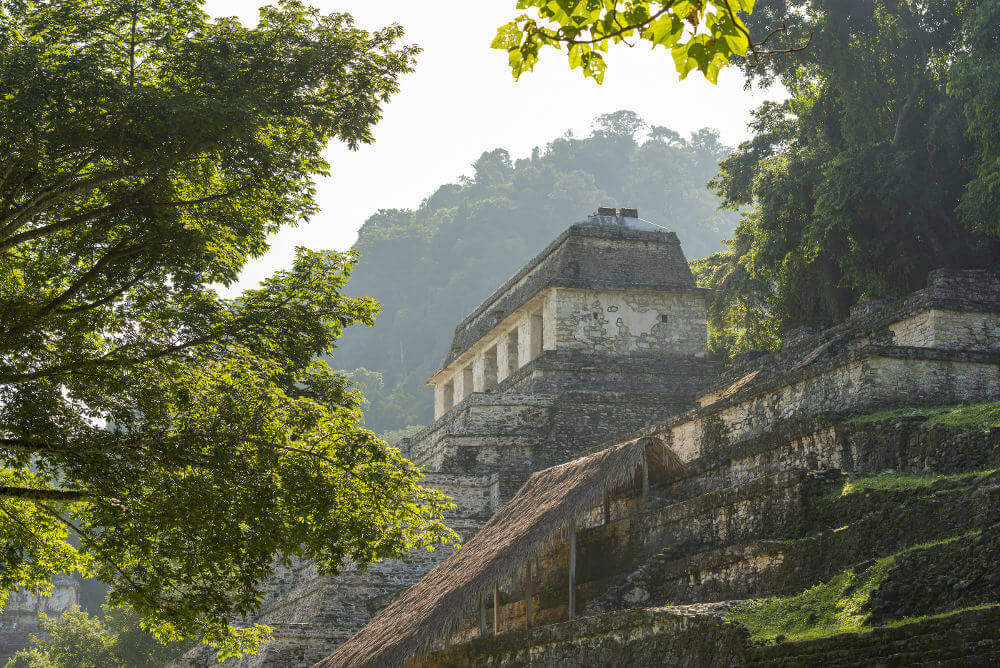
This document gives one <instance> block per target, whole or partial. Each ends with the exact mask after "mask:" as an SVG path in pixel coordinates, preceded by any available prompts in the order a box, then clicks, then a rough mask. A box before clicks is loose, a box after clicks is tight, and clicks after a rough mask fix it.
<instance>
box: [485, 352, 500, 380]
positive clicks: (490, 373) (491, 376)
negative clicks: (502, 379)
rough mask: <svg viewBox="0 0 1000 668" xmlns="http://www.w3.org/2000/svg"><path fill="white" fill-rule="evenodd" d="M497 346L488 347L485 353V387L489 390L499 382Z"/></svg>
mask: <svg viewBox="0 0 1000 668" xmlns="http://www.w3.org/2000/svg"><path fill="white" fill-rule="evenodd" d="M497 368H498V367H497V347H496V346H493V347H491V348H487V350H486V352H485V353H483V389H484V390H488V389H490V388H491V387H493V386H494V385H496V384H497Z"/></svg>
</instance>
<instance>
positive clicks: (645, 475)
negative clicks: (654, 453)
mask: <svg viewBox="0 0 1000 668" xmlns="http://www.w3.org/2000/svg"><path fill="white" fill-rule="evenodd" d="M647 496H649V461H648V460H647V459H646V458H645V457H644V458H643V460H642V504H643V505H646V497H647Z"/></svg>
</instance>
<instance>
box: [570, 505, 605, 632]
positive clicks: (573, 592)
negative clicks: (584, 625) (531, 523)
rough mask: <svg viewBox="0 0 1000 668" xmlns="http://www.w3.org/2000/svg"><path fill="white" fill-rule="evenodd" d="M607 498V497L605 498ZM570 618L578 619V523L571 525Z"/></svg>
mask: <svg viewBox="0 0 1000 668" xmlns="http://www.w3.org/2000/svg"><path fill="white" fill-rule="evenodd" d="M605 498H607V497H605ZM568 607H569V618H570V619H576V522H573V523H572V524H570V525H569V606H568Z"/></svg>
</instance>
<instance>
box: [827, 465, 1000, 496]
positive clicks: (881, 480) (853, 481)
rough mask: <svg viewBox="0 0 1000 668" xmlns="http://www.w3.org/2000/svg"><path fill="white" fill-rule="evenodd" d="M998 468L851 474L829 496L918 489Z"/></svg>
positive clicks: (992, 471)
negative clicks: (947, 472)
mask: <svg viewBox="0 0 1000 668" xmlns="http://www.w3.org/2000/svg"><path fill="white" fill-rule="evenodd" d="M995 472H996V469H989V470H986V471H968V472H965V473H954V474H951V475H925V474H922V473H899V472H897V471H886V472H883V473H876V474H874V475H859V476H851V477H850V478H848V479H847V481H846V482H844V486H843V487H842V488H841V489H840V490H839V491H837V490H834V491H833V492H832V493H830V494H829V495H828V496H830V497H838V496H847V495H848V494H854V493H856V492H867V491H872V490H876V491H881V490H890V489H917V488H919V487H930V486H931V485H933V484H934V483H935V482H937V481H938V480H949V481H959V480H972V479H974V478H978V477H982V476H987V475H990V474H991V473H995Z"/></svg>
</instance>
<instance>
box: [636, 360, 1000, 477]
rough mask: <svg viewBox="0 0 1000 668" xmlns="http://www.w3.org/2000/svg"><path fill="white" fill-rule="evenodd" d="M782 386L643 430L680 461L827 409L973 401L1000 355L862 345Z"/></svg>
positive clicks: (738, 395)
mask: <svg viewBox="0 0 1000 668" xmlns="http://www.w3.org/2000/svg"><path fill="white" fill-rule="evenodd" d="M782 380H787V381H788V382H787V384H785V383H783V382H781V380H779V381H775V383H774V384H775V385H776V387H768V388H757V387H752V388H748V390H746V391H744V390H740V391H737V392H734V393H733V394H732V395H730V396H728V397H725V398H720V399H718V400H716V401H715V402H713V403H711V404H708V405H706V406H704V407H703V408H701V409H697V410H695V411H692V412H689V413H686V414H684V415H681V416H678V417H677V418H672V419H671V420H669V421H668V422H667V423H665V424H663V425H660V426H656V427H652V428H649V429H647V430H645V433H658V434H661V435H663V436H665V437H666V438H667V439H668V441H669V442H670V444H671V447H672V448H673V449H674V450H675V452H676V453H677V454H678V456H680V457H681V458H682V459H685V460H691V459H695V458H697V457H700V456H702V455H703V454H707V452H706V451H705V450H704V447H705V444H706V443H710V442H713V441H718V440H719V439H720V438H726V439H728V440H730V441H739V440H743V439H747V438H752V437H754V436H757V435H759V434H762V433H765V432H767V431H768V430H770V429H772V428H774V427H775V426H776V425H777V424H779V423H780V422H782V421H785V420H789V419H794V418H800V417H808V416H810V415H815V414H817V413H824V412H830V411H840V412H856V413H861V412H868V411H872V410H876V409H879V408H888V407H896V406H921V405H922V406H927V405H948V404H959V403H977V402H981V401H987V400H989V399H991V398H993V397H996V396H1000V359H998V358H997V357H996V356H995V355H994V354H992V353H966V352H958V351H941V350H937V349H922V348H899V347H894V346H874V345H872V346H865V347H864V348H861V349H858V350H854V351H850V352H848V353H845V354H844V355H842V356H838V357H837V358H834V359H832V360H829V361H828V362H826V363H825V364H823V365H817V366H816V367H815V368H811V369H809V372H808V373H807V372H806V371H805V369H803V370H802V371H801V372H800V373H797V374H792V375H790V377H789V378H788V379H782Z"/></svg>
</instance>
